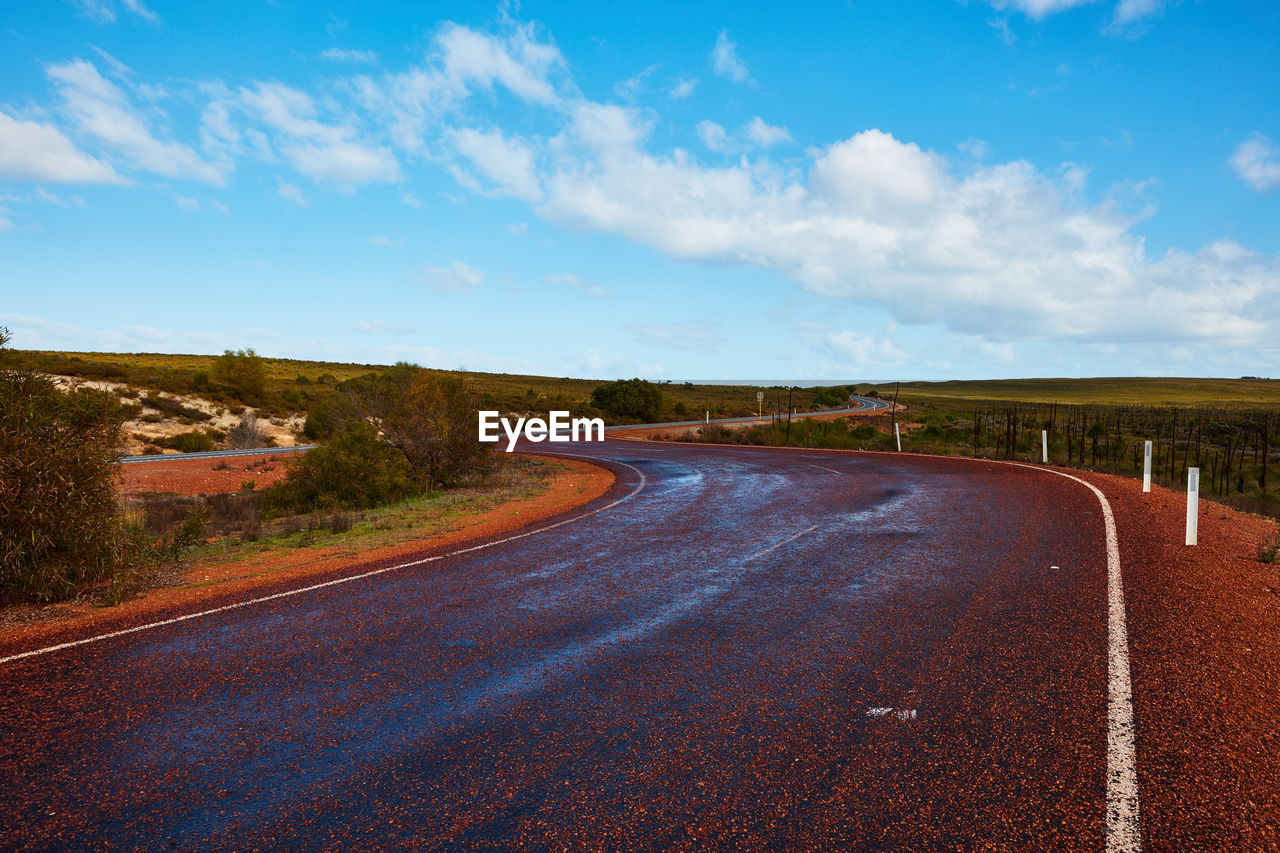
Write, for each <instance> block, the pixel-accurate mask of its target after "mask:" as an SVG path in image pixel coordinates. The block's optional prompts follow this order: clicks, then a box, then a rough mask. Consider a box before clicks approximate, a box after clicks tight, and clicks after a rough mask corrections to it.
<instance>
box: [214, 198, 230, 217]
mask: <svg viewBox="0 0 1280 853" xmlns="http://www.w3.org/2000/svg"><path fill="white" fill-rule="evenodd" d="M210 204H211V205H212V206H213V209H214V210H216V211H218V212H219V213H221V214H222V215H223V216H230V215H231V208H229V207H227V206H226V205H225V204H223V203H222V202H220V201H213V202H210Z"/></svg>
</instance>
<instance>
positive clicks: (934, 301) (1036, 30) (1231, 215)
mask: <svg viewBox="0 0 1280 853" xmlns="http://www.w3.org/2000/svg"><path fill="white" fill-rule="evenodd" d="M779 9H780V7H778V6H777V4H762V3H750V2H735V3H731V4H713V3H708V4H686V3H661V2H651V3H645V4H632V5H620V4H580V5H579V4H570V3H538V2H526V3H522V4H520V5H514V4H505V5H493V4H464V3H452V4H430V3H403V4H396V3H384V4H365V3H327V4H316V5H312V4H303V3H297V2H290V0H275V2H267V0H246V2H234V0H231V1H229V2H225V3H220V4H203V3H201V4H175V3H166V2H162V0H73V2H47V3H26V4H7V5H6V8H5V10H4V12H2V13H0V81H3V82H0V324H3V325H7V326H8V327H9V328H10V329H11V330H12V331H13V332H14V345H15V346H18V347H23V348H45V349H75V350H111V351H167V352H206V353H214V352H220V351H221V350H222V349H224V348H239V347H249V346H251V347H255V348H256V349H257V350H258V351H259V352H261V353H263V354H267V355H273V356H284V357H296V358H317V359H326V360H337V361H366V362H382V363H386V362H391V361H396V360H408V361H413V362H417V363H420V364H424V365H427V366H433V367H446V368H454V367H460V366H461V367H468V368H471V369H475V370H494V371H512V372H528V373H541V374H549V375H556V376H565V375H568V376H586V377H597V378H615V377H620V376H633V375H639V376H644V377H649V378H653V379H684V378H698V379H713V378H724V379H747V378H795V379H800V378H804V379H817V378H831V379H843V380H853V379H866V378H881V379H892V378H903V379H909V378H921V379H950V378H979V377H1004V376H1098V375H1101V376H1113V375H1192V376H1240V375H1263V376H1277V375H1280V255H1278V254H1277V253H1278V252H1280V230H1278V229H1277V224H1278V223H1280V216H1278V214H1280V106H1278V102H1277V99H1276V97H1275V93H1276V90H1277V83H1278V82H1280V67H1278V65H1280V56H1278V48H1277V45H1278V44H1280V27H1278V26H1277V24H1280V10H1276V9H1275V8H1273V7H1272V4H1269V3H1259V2H1248V3H1233V2H1212V3H1210V2H1163V1H1162V0H1118V2H1117V0H1097V2H1088V0H987V2H983V1H982V0H968V2H954V0H937V2H921V3H914V4H902V3H890V2H882V3H872V2H859V0H849V2H843V3H841V2H831V3H812V4H804V6H803V7H802V8H801V9H799V10H788V11H786V12H782V11H780V10H779Z"/></svg>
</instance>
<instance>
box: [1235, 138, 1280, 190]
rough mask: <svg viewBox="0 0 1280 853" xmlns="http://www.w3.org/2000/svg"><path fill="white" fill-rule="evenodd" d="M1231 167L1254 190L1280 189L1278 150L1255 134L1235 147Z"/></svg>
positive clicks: (1279, 158)
mask: <svg viewBox="0 0 1280 853" xmlns="http://www.w3.org/2000/svg"><path fill="white" fill-rule="evenodd" d="M1230 163H1231V167H1232V168H1233V169H1235V170H1236V174H1237V175H1239V176H1240V177H1242V178H1244V179H1245V180H1246V181H1247V182H1248V183H1249V185H1250V186H1252V187H1253V188H1254V189H1255V190H1264V191H1265V190H1276V189H1280V148H1276V146H1275V145H1274V144H1272V142H1271V140H1270V139H1268V138H1267V137H1265V136H1262V135H1261V134H1257V133H1255V134H1254V135H1253V136H1250V137H1249V138H1248V139H1246V140H1245V141H1244V142H1241V143H1240V144H1239V145H1237V146H1236V150H1235V153H1234V154H1232V155H1231V160H1230Z"/></svg>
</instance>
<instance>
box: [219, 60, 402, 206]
mask: <svg viewBox="0 0 1280 853" xmlns="http://www.w3.org/2000/svg"><path fill="white" fill-rule="evenodd" d="M238 100H239V106H240V107H241V109H243V110H245V111H247V112H249V113H251V114H252V115H253V116H254V118H256V119H257V120H259V121H261V122H262V123H263V124H265V125H266V126H267V127H268V128H270V129H271V130H273V131H275V140H274V145H275V148H276V149H277V150H278V151H279V152H280V153H281V154H282V155H283V156H284V157H285V159H287V160H288V161H289V162H290V163H291V164H292V165H293V167H294V168H295V169H297V170H298V171H299V172H301V173H302V174H304V175H306V176H307V177H309V178H311V179H312V180H313V181H316V182H318V183H328V184H332V185H334V186H337V187H338V188H340V189H343V190H352V189H354V188H355V187H358V186H362V185H364V184H369V183H375V182H381V183H392V182H395V181H398V180H400V167H399V164H398V163H397V162H396V158H395V155H394V154H393V153H392V152H391V149H390V148H387V147H386V146H382V145H371V144H366V143H364V142H361V141H360V140H359V139H357V138H356V137H357V133H356V130H355V128H353V127H351V126H349V125H345V124H326V123H325V122H323V121H320V120H319V119H318V118H317V117H316V116H317V113H318V110H317V108H316V105H315V102H314V101H313V100H312V99H311V97H310V96H309V95H307V94H305V93H303V92H299V91H298V90H296V89H291V88H289V87H288V86H285V85H283V84H281V83H257V84H256V85H255V86H254V87H253V88H252V89H241V90H240V93H239V99H238Z"/></svg>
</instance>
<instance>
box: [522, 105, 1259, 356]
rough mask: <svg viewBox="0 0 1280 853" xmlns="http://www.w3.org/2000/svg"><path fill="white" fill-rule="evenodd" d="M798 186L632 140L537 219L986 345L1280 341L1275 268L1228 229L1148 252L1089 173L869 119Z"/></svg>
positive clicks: (596, 162)
mask: <svg viewBox="0 0 1280 853" xmlns="http://www.w3.org/2000/svg"><path fill="white" fill-rule="evenodd" d="M810 157H811V165H810V168H809V171H808V175H807V180H805V179H802V178H800V177H797V176H789V175H784V174H782V173H779V172H777V171H776V170H774V169H771V168H769V167H768V166H767V165H762V164H752V163H751V162H750V161H748V160H746V159H745V158H744V159H743V160H742V161H740V162H739V163H738V164H736V165H734V166H732V167H726V168H709V167H703V166H699V165H697V164H696V163H694V162H692V161H691V159H690V158H689V157H688V155H687V154H685V153H684V152H682V151H679V150H677V151H675V152H674V153H673V154H671V155H670V156H666V157H662V156H655V155H652V154H649V153H648V152H645V151H643V150H641V149H639V148H632V149H624V150H614V151H612V152H610V154H609V155H608V156H598V157H590V156H587V157H584V158H583V159H581V160H579V161H577V162H572V163H570V162H567V161H562V162H561V163H560V164H559V166H558V168H557V170H556V171H555V173H554V174H552V175H550V176H549V177H548V178H547V180H546V182H545V185H546V187H547V201H546V203H545V204H544V205H543V207H542V212H543V213H544V215H546V216H548V217H550V218H552V219H554V220H556V221H560V222H564V223H567V224H571V225H575V226H578V227H585V228H592V229H596V230H600V231H606V232H609V233H615V234H620V235H622V236H625V237H627V238H629V239H631V240H634V241H636V242H638V243H641V244H644V245H647V246H651V247H653V248H655V249H657V250H658V251H661V252H663V253H665V254H668V255H670V256H673V257H677V258H681V259H687V260H700V261H709V262H717V263H730V264H746V265H750V266H757V267H763V268H767V269H772V270H776V271H778V272H780V273H782V274H784V275H786V276H788V277H790V278H792V279H794V280H795V281H797V282H799V283H801V284H802V285H803V286H804V287H805V288H806V289H808V290H810V291H812V292H814V293H817V294H821V295H824V296H827V297H830V298H833V299H841V300H851V301H856V302H859V303H878V304H882V305H884V306H886V307H887V308H888V310H889V311H890V312H891V313H892V314H893V315H894V316H895V318H896V319H898V320H899V321H903V322H908V323H913V324H922V323H940V324H943V325H944V326H945V327H946V328H948V329H950V330H952V331H956V332H960V333H963V334H970V335H980V336H985V337H987V338H989V339H991V340H993V341H996V342H1001V341H1009V340H1019V339H1036V338H1051V337H1061V338H1067V339H1075V340H1080V341H1110V342H1142V341H1169V340H1175V339H1185V340H1189V341H1198V342H1201V343H1205V344H1217V345H1227V346H1234V345H1240V346H1257V345H1262V344H1263V343H1265V342H1267V341H1273V340H1275V339H1277V338H1278V337H1280V326H1278V325H1277V323H1278V319H1280V312H1276V311H1274V310H1262V309H1263V308H1264V304H1263V303H1264V302H1265V301H1266V299H1267V298H1269V297H1268V296H1267V294H1274V293H1275V292H1276V291H1277V290H1280V263H1278V262H1277V260H1276V259H1275V258H1272V257H1269V256H1265V255H1260V254H1257V253H1254V252H1250V251H1248V250H1247V249H1245V248H1243V247H1241V246H1239V245H1238V244H1236V243H1234V242H1231V241H1228V240H1223V241H1219V242H1216V243H1213V244H1211V245H1210V246H1207V247H1205V248H1203V249H1201V250H1199V251H1197V252H1182V251H1176V252H1170V253H1167V254H1165V255H1164V256H1161V257H1158V258H1148V257H1147V255H1146V253H1145V251H1144V246H1143V241H1142V239H1141V238H1140V237H1138V236H1136V235H1134V234H1133V233H1131V231H1130V227H1131V225H1132V222H1133V220H1131V219H1126V218H1124V217H1123V216H1122V215H1120V214H1119V213H1117V212H1116V211H1115V210H1114V209H1112V208H1111V207H1108V206H1105V205H1104V206H1103V207H1100V208H1092V209H1091V208H1088V207H1085V206H1083V205H1082V203H1081V202H1080V200H1079V199H1080V197H1081V196H1082V192H1081V184H1082V182H1083V181H1084V174H1083V173H1082V172H1081V170H1079V169H1072V168H1067V169H1065V170H1062V171H1061V173H1060V175H1058V176H1048V175H1045V174H1042V173H1040V172H1039V171H1037V170H1036V169H1035V168H1034V167H1032V166H1031V165H1030V164H1028V163H1024V162H1012V163H1004V164H998V165H991V166H982V167H980V168H976V169H974V168H973V166H972V164H970V166H969V170H967V171H965V172H963V173H962V174H957V173H956V171H955V170H954V169H953V168H952V166H951V164H950V163H949V162H948V161H947V160H945V159H944V158H942V157H940V156H938V155H936V154H934V153H932V152H928V151H925V150H922V149H921V148H920V147H919V146H917V145H914V144H911V143H904V142H901V141H899V140H897V139H895V138H894V137H893V136H891V135H889V134H887V133H883V132H881V131H878V130H869V131H864V132H863V133H859V134H856V135H855V136H853V137H851V138H849V139H847V140H843V141H841V142H837V143H835V144H833V145H830V146H828V147H826V148H823V149H816V150H813V151H811V152H810Z"/></svg>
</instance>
